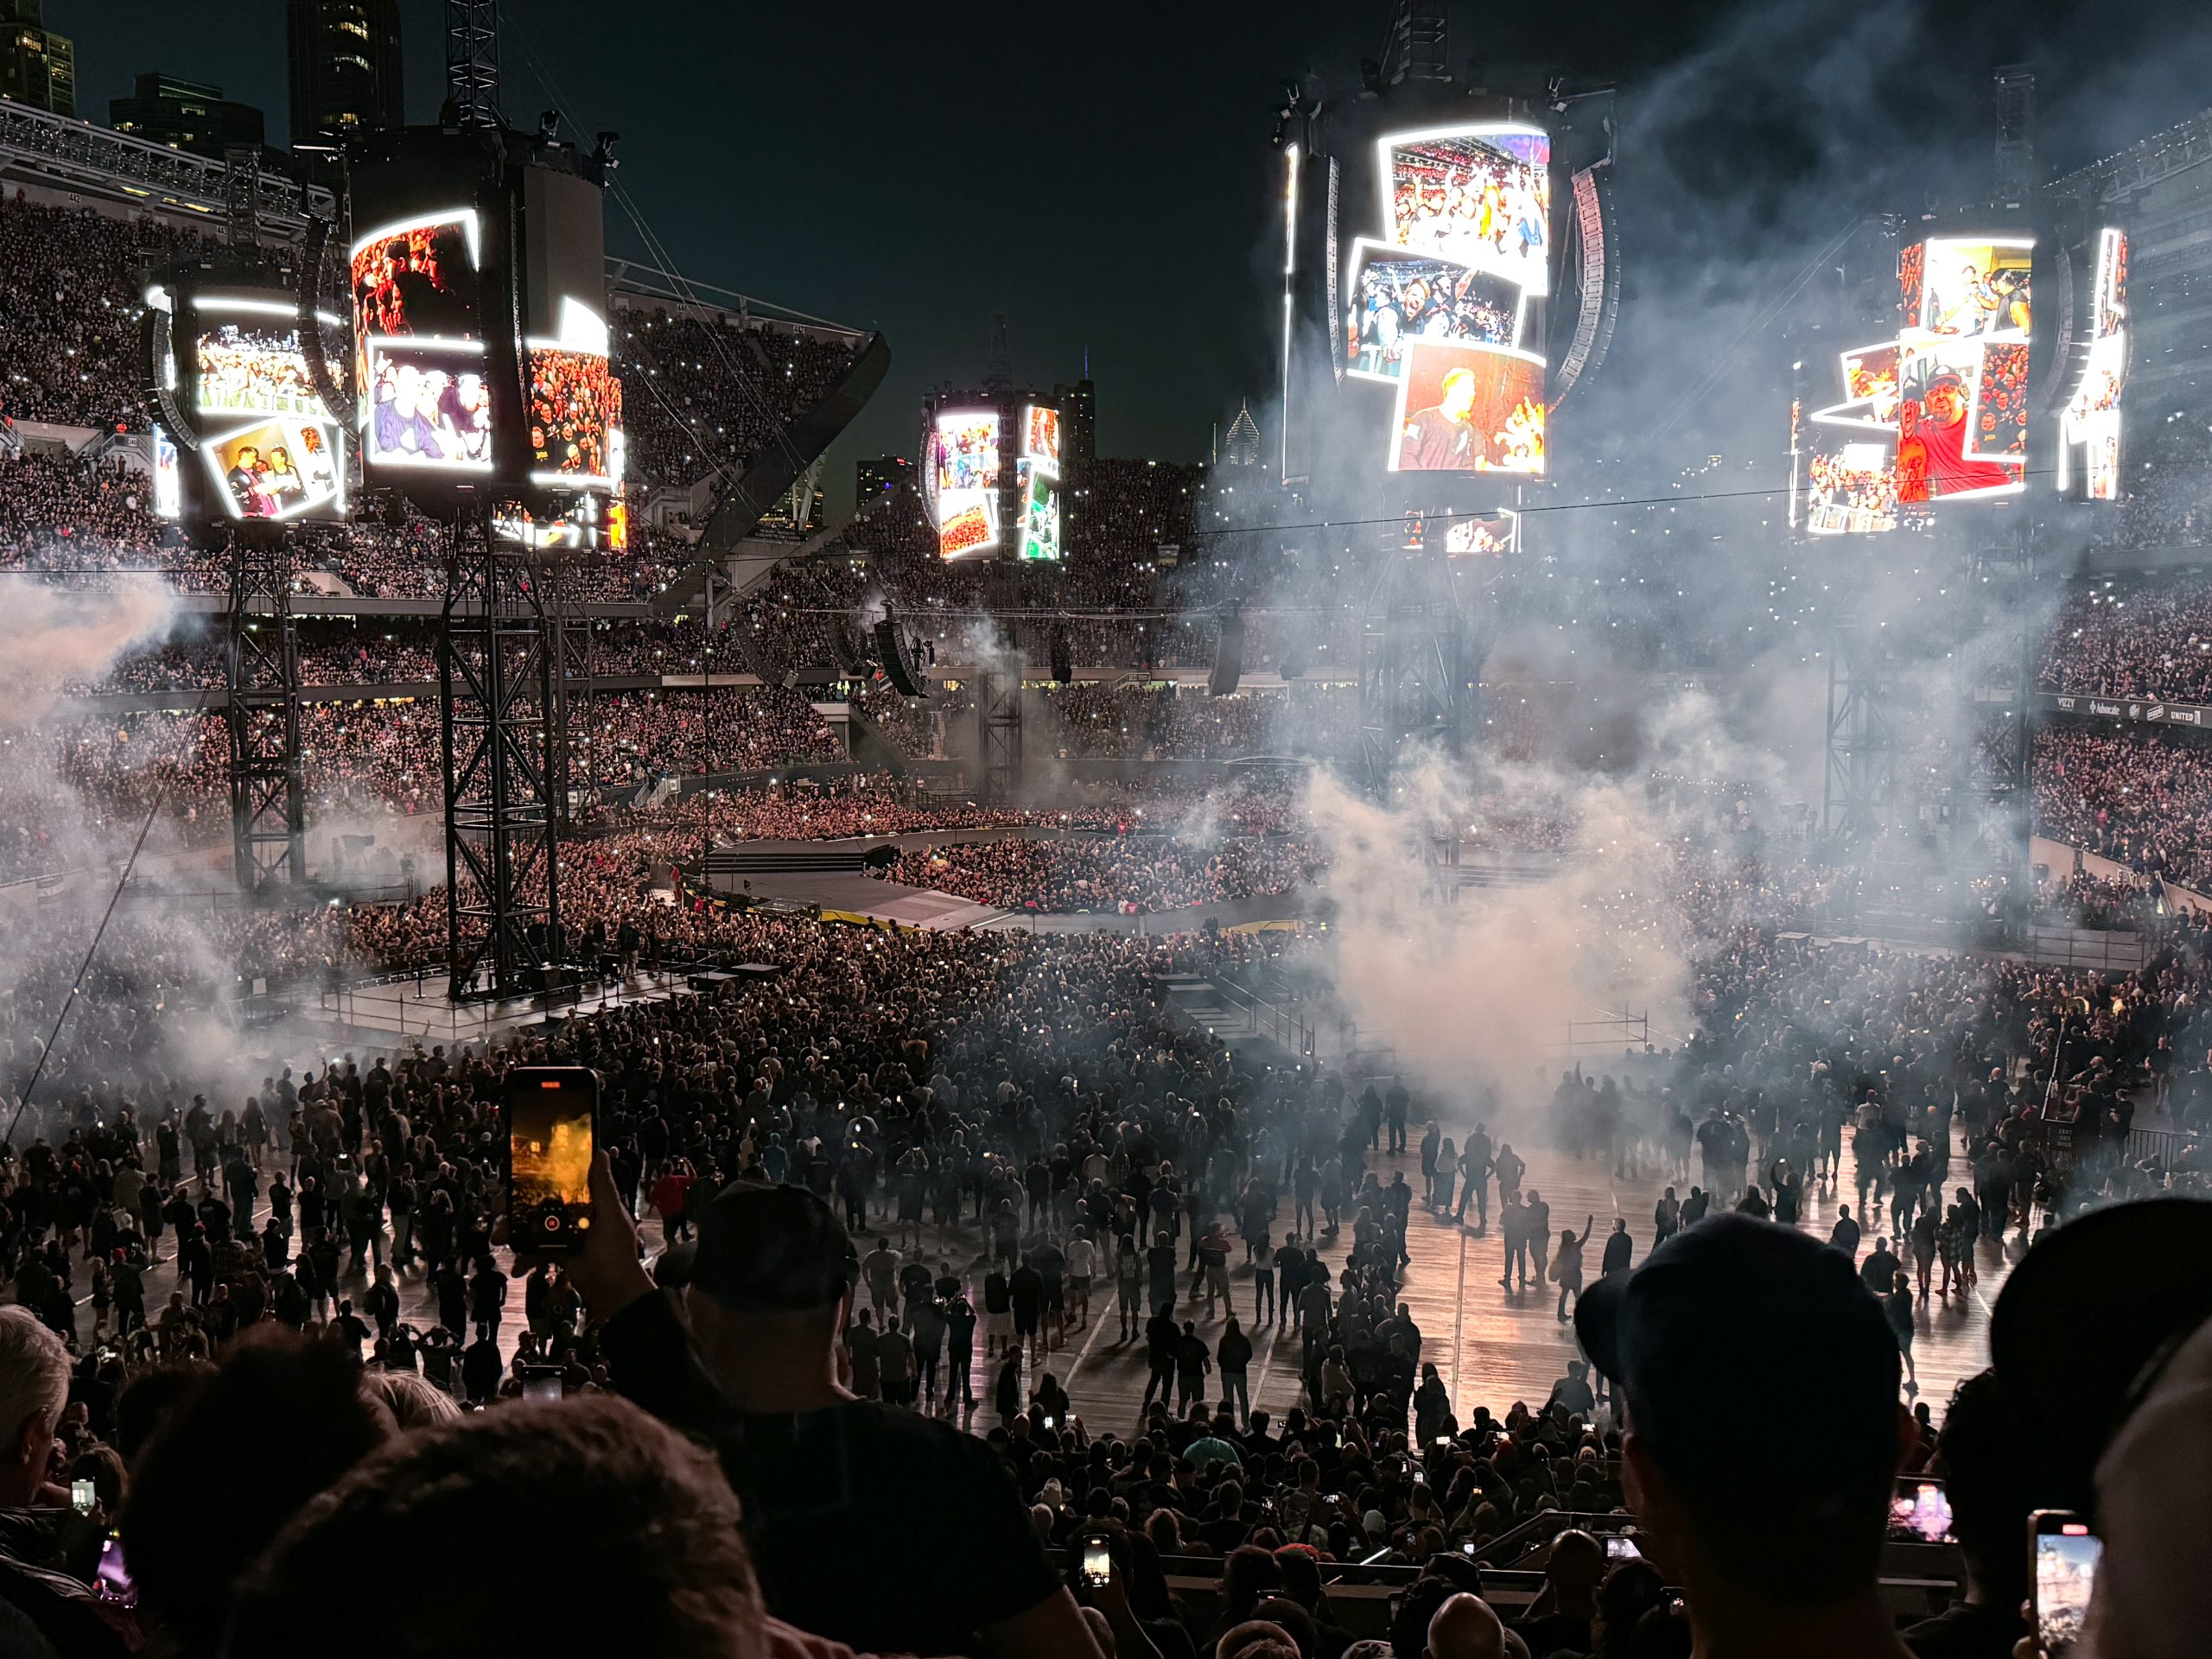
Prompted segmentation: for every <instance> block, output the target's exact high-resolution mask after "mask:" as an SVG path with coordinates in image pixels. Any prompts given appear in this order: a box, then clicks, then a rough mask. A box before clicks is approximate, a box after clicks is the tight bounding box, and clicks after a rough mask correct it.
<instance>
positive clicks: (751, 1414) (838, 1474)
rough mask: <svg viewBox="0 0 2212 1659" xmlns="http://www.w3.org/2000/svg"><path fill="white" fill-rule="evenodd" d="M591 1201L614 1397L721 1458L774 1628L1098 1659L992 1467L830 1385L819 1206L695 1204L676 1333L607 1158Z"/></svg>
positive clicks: (589, 1242)
mask: <svg viewBox="0 0 2212 1659" xmlns="http://www.w3.org/2000/svg"><path fill="white" fill-rule="evenodd" d="M591 1187H592V1193H593V1197H594V1217H596V1223H597V1224H595V1225H594V1227H593V1228H592V1230H591V1231H590V1232H589V1233H588V1235H587V1236H586V1237H585V1240H584V1246H583V1249H582V1253H581V1254H579V1255H577V1256H576V1257H575V1261H574V1264H573V1267H572V1269H571V1271H572V1273H573V1275H574V1277H575V1281H576V1287H577V1288H578V1289H579V1290H580V1291H581V1292H582V1294H583V1298H584V1301H585V1304H586V1306H588V1308H589V1309H590V1311H591V1313H592V1316H593V1317H594V1319H599V1320H601V1321H602V1322H603V1324H604V1329H603V1331H602V1333H601V1347H602V1351H603V1352H604V1354H605V1356H606V1359H607V1369H608V1374H609V1377H610V1379H611V1381H612V1382H613V1386H614V1389H615V1390H616V1391H617V1392H618V1393H620V1394H622V1395H626V1396H627V1397H628V1398H629V1399H631V1400H632V1401H634V1402H636V1403H637V1404H639V1405H640V1406H643V1407H644V1408H645V1409H646V1410H648V1411H649V1412H651V1413H652V1414H653V1415H655V1416H657V1417H658V1418H660V1419H661V1420H662V1421H664V1422H666V1423H669V1424H671V1426H673V1427H677V1428H681V1429H683V1430H685V1431H687V1432H690V1433H697V1434H701V1435H703V1436H705V1437H706V1438H707V1439H709V1440H711V1441H712V1442H713V1443H714V1444H715V1445H716V1446H719V1447H720V1448H721V1459H722V1466H723V1469H724V1471H726V1472H727V1474H728V1477H729V1480H730V1484H731V1485H732V1486H733V1487H734V1488H735V1489H736V1491H737V1493H738V1495H739V1497H740V1499H741V1503H742V1505H743V1510H744V1517H745V1521H744V1523H745V1527H746V1529H747V1535H748V1542H749V1543H750V1545H751V1547H752V1551H753V1561H754V1566H755V1568H756V1570H757V1571H758V1573H759V1574H760V1581H761V1585H762V1587H763V1590H764V1592H766V1599H767V1603H768V1607H769V1611H772V1613H774V1614H775V1615H776V1616H777V1617H779V1618H783V1619H785V1620H786V1621H787V1622H789V1623H791V1624H796V1625H797V1626H798V1627H799V1628H800V1629H802V1630H810V1631H811V1632H813V1633H815V1634H817V1635H820V1636H826V1637H832V1638H834V1639H835V1640H837V1641H840V1642H844V1643H849V1644H851V1645H852V1646H853V1647H855V1648H856V1649H861V1650H863V1651H869V1650H874V1651H907V1652H912V1651H920V1652H924V1653H967V1654H971V1655H976V1656H980V1659H1102V1656H1100V1654H1099V1649H1098V1648H1097V1645H1096V1643H1095V1642H1094V1641H1093V1640H1092V1637H1091V1634H1090V1628H1089V1627H1088V1626H1087V1625H1086V1624H1084V1619H1083V1617H1082V1613H1081V1611H1080V1610H1079V1609H1078V1608H1077V1606H1076V1604H1075V1602H1074V1600H1073V1599H1072V1598H1071V1597H1070V1595H1069V1594H1068V1592H1067V1591H1066V1590H1065V1588H1064V1587H1063V1586H1061V1584H1060V1583H1059V1580H1058V1577H1057V1575H1056V1574H1055V1573H1053V1572H1052V1568H1051V1567H1050V1566H1049V1564H1048V1563H1047V1562H1046V1559H1045V1554H1044V1550H1043V1548H1042V1546H1041V1545H1040V1543H1039V1541H1038V1538H1037V1535H1036V1533H1035V1532H1034V1531H1033V1529H1032V1528H1031V1525H1030V1521H1029V1516H1028V1512H1027V1510H1026V1509H1025V1508H1024V1506H1023V1504H1022V1503H1021V1499H1020V1494H1019V1492H1018V1491H1016V1489H1015V1487H1014V1483H1013V1480H1012V1478H1011V1477H1010V1476H1009V1475H1008V1473H1007V1470H1006V1468H1005V1465H1003V1464H1002V1463H1001V1460H1000V1459H999V1458H998V1456H997V1454H996V1453H995V1452H993V1451H992V1450H991V1449H990V1447H989V1446H988V1445H986V1444H985V1443H984V1442H983V1441H982V1440H977V1439H975V1438H973V1437H971V1436H969V1435H966V1434H963V1433H961V1432H960V1431H959V1430H958V1429H957V1428H956V1427H953V1426H952V1425H950V1424H949V1423H944V1422H941V1421H937V1420H936V1419H934V1418H931V1417H927V1416H924V1415H922V1414H918V1413H912V1412H905V1411H898V1410H893V1409H891V1408H887V1407H885V1406H883V1405H881V1404H880V1403H876V1402H868V1401H862V1400H858V1399H855V1397H854V1396H853V1395H852V1394H851V1393H850V1392H849V1390H847V1389H845V1388H844V1387H843V1386H842V1385H841V1384H840V1383H839V1382H838V1380H837V1371H838V1364H837V1356H836V1349H837V1346H838V1336H839V1333H840V1332H842V1330H843V1328H844V1326H845V1325H846V1323H847V1319H848V1313H849V1309H850V1306H851V1302H852V1293H853V1287H854V1286H855V1283H856V1282H857V1281H858V1280H859V1276H860V1262H859V1257H858V1255H857V1253H856V1252H855V1250H854V1249H853V1246H852V1242H851V1239H850V1238H849V1236H848V1235H847V1233H846V1231H845V1228H844V1225H843V1224H842V1223H841V1222H840V1221H839V1220H838V1218H837V1217H836V1213H835V1212H834V1211H832V1210H831V1209H830V1207H829V1205H828V1204H827V1203H826V1202H825V1201H823V1199H822V1198H818V1197H817V1196H816V1195H815V1194H814V1193H813V1192H810V1191H808V1190H807V1189H806V1188H804V1187H802V1186H765V1185H756V1184H753V1183H749V1182H742V1181H741V1182H736V1183H734V1184H732V1185H729V1186H727V1187H725V1188H723V1189H722V1191H721V1192H718V1193H716V1194H715V1196H714V1197H713V1198H710V1199H709V1200H707V1201H706V1202H705V1203H704V1204H703V1205H702V1204H700V1203H698V1202H697V1201H696V1199H695V1200H694V1203H693V1205H692V1214H693V1219H694V1220H695V1222H696V1224H697V1227H698V1230H699V1243H698V1249H697V1253H696V1255H695V1256H694V1258H693V1261H692V1267H691V1274H690V1281H689V1282H688V1283H687V1284H686V1285H685V1287H684V1289H683V1307H684V1311H685V1312H686V1313H688V1314H689V1316H690V1330H689V1332H687V1331H686V1329H685V1322H684V1320H683V1319H682V1318H680V1317H679V1316H678V1313H677V1307H676V1304H675V1302H674V1301H673V1300H671V1298H670V1297H668V1296H667V1295H665V1294H663V1293H661V1292H659V1291H657V1290H656V1289H655V1288H654V1287H653V1283H652V1278H651V1276H650V1275H649V1274H647V1273H646V1271H645V1267H644V1265H643V1264H642V1262H640V1261H639V1243H638V1234H637V1229H636V1224H635V1223H634V1222H633V1221H632V1219H631V1218H630V1215H629V1212H628V1211H627V1209H626V1207H625V1206H624V1205H622V1203H621V1201H620V1195H619V1193H618V1192H617V1189H616V1187H615V1185H614V1177H613V1173H612V1171H611V1170H610V1169H609V1168H608V1166H607V1160H606V1156H605V1154H604V1153H603V1152H602V1153H601V1154H595V1155H594V1159H593V1161H592V1168H591ZM886 1516H927V1517H928V1519H929V1524H928V1525H926V1526H912V1527H909V1526H904V1525H900V1526H886V1525H884V1524H883V1522H884V1517H886ZM860 1583H865V1584H866V1585H867V1586H868V1593H867V1594H855V1591H854V1586H855V1584H860Z"/></svg>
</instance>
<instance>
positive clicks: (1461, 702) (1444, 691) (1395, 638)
mask: <svg viewBox="0 0 2212 1659" xmlns="http://www.w3.org/2000/svg"><path fill="white" fill-rule="evenodd" d="M1395 529H1396V527H1395V525H1394V526H1393V527H1392V530H1393V536H1394V538H1395ZM1452 563H1453V562H1452V560H1451V559H1450V558H1449V557H1448V556H1446V554H1444V553H1443V552H1442V551H1441V550H1437V549H1434V548H1428V549H1423V548H1401V547H1398V546H1395V545H1393V546H1391V547H1389V548H1388V549H1386V550H1384V551H1383V553H1382V555H1381V556H1380V558H1379V560H1378V562H1377V563H1376V573H1375V582H1374V586H1373V587H1372V588H1370V590H1369V592H1368V596H1367V614H1366V621H1365V624H1364V626H1363V627H1362V628H1361V630H1360V641H1359V772H1360V784H1361V786H1362V787H1363V788H1364V789H1365V790H1366V791H1367V793H1368V794H1369V795H1370V797H1372V798H1374V799H1376V800H1378V801H1380V800H1386V799H1388V798H1389V792H1390V779H1391V774H1392V773H1393V772H1395V770H1396V769H1397V766H1398V765H1399V762H1400V761H1401V760H1402V759H1404V758H1405V755H1406V752H1407V750H1408V747H1409V746H1422V747H1427V746H1431V745H1433V746H1435V747H1438V748H1440V749H1441V750H1443V751H1444V752H1446V753H1454V754H1456V753H1462V752H1464V750H1465V747H1466V745H1467V744H1468V742H1469V741H1471V739H1472V738H1473V736H1474V734H1475V720H1476V704H1477V702H1478V692H1477V685H1476V682H1477V679H1478V676H1479V674H1480V672H1481V670H1482V659H1483V656H1484V643H1483V640H1482V639H1481V636H1480V635H1479V634H1478V632H1477V630H1476V629H1475V628H1474V627H1473V626H1471V623H1470V614H1471V605H1472V604H1473V603H1474V602H1475V600H1476V596H1475V595H1474V594H1471V593H1470V594H1463V593H1461V592H1459V582H1458V579H1457V578H1456V576H1455V575H1454V572H1453V570H1452Z"/></svg>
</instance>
